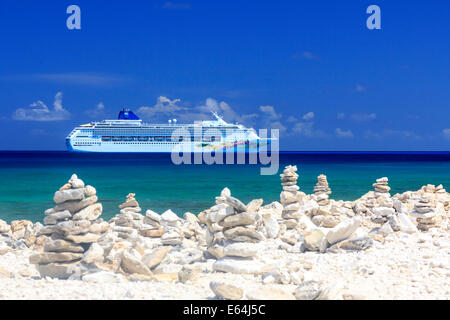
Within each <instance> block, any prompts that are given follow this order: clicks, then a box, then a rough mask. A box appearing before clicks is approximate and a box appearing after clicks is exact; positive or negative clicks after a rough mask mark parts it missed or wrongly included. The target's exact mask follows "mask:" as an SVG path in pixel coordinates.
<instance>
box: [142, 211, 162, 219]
mask: <svg viewBox="0 0 450 320" xmlns="http://www.w3.org/2000/svg"><path fill="white" fill-rule="evenodd" d="M145 215H146V216H147V217H149V218H150V219H151V220H154V221H158V222H159V221H161V216H160V215H159V214H157V213H156V212H154V211H152V210H150V209H148V210H147V211H146V212H145Z"/></svg>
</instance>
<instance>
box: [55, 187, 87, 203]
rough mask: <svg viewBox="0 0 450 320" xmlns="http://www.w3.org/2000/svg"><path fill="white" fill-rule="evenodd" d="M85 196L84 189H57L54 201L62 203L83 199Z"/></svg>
mask: <svg viewBox="0 0 450 320" xmlns="http://www.w3.org/2000/svg"><path fill="white" fill-rule="evenodd" d="M83 198H84V189H82V188H80V189H69V190H62V191H56V192H55V196H54V197H53V201H55V203H56V204H58V203H62V202H65V201H68V200H81V199H83Z"/></svg>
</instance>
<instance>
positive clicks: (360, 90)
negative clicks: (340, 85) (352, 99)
mask: <svg viewBox="0 0 450 320" xmlns="http://www.w3.org/2000/svg"><path fill="white" fill-rule="evenodd" d="M355 91H356V92H364V91H367V87H365V86H363V85H360V84H357V85H356V87H355Z"/></svg>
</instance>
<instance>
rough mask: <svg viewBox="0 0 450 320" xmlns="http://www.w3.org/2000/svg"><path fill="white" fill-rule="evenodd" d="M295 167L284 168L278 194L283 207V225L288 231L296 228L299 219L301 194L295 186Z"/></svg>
mask: <svg viewBox="0 0 450 320" xmlns="http://www.w3.org/2000/svg"><path fill="white" fill-rule="evenodd" d="M296 171H297V166H290V165H289V166H287V167H285V169H284V171H283V174H280V177H281V186H282V188H283V191H282V192H281V194H280V202H281V204H282V205H283V211H282V213H281V216H282V218H283V219H285V221H284V224H285V225H286V227H287V228H288V229H294V228H295V227H296V226H297V220H298V219H299V218H300V215H301V213H300V211H299V209H300V206H301V203H300V202H301V197H302V193H301V192H300V191H299V189H300V188H299V186H298V185H297V179H298V174H297V173H296Z"/></svg>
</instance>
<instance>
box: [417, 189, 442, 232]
mask: <svg viewBox="0 0 450 320" xmlns="http://www.w3.org/2000/svg"><path fill="white" fill-rule="evenodd" d="M414 214H415V216H416V217H417V218H416V221H417V229H419V230H420V231H428V230H429V229H430V228H433V227H435V226H436V224H437V216H436V212H435V210H434V208H433V205H432V203H431V200H430V198H429V197H426V196H422V197H421V198H420V200H419V201H418V202H417V203H416V204H415V206H414Z"/></svg>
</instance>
